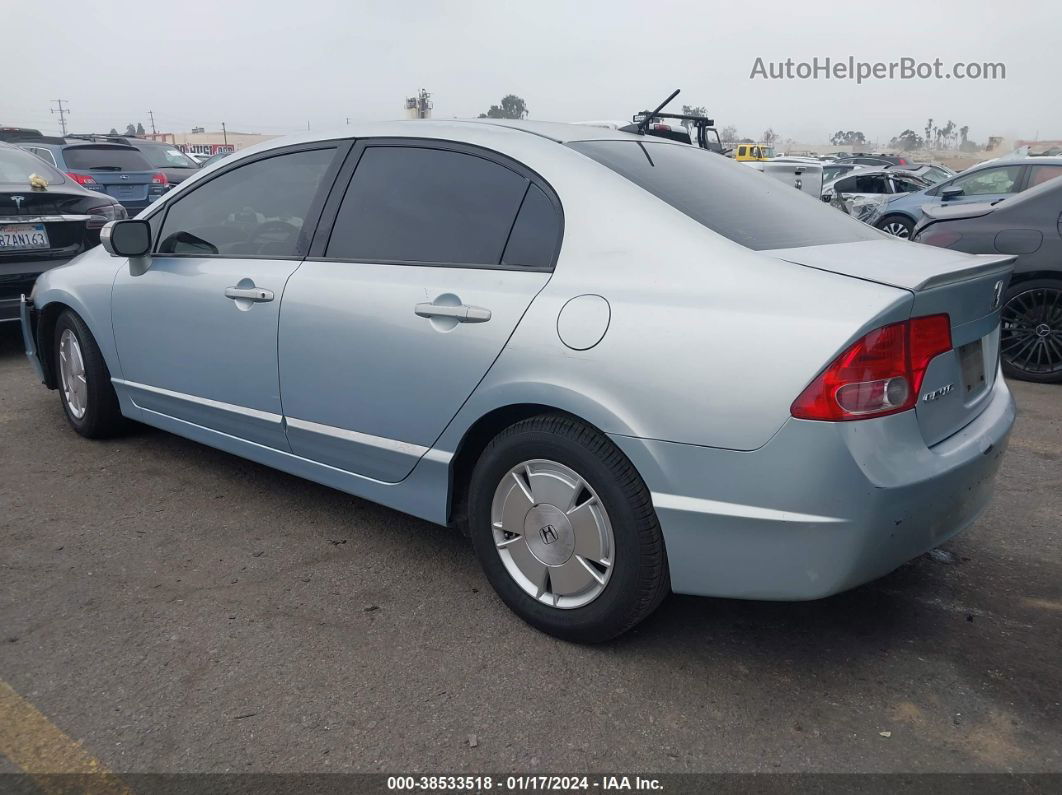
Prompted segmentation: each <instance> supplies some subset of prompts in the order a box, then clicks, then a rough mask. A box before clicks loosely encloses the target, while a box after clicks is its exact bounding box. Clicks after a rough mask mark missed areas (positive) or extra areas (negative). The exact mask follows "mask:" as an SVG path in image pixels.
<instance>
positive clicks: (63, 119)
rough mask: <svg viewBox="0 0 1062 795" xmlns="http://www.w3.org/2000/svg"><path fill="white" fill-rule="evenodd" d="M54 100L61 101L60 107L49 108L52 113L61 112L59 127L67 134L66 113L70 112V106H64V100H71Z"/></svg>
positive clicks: (66, 100) (55, 100) (65, 100)
mask: <svg viewBox="0 0 1062 795" xmlns="http://www.w3.org/2000/svg"><path fill="white" fill-rule="evenodd" d="M52 101H53V102H57V103H59V108H58V109H56V108H48V110H50V111H51V112H52V113H58V114H59V129H61V130H62V131H63V135H66V115H67V114H68V113H69V112H70V108H69V106H68V107H65V108H64V107H63V103H64V102H69V101H70V100H69V99H53V100H52Z"/></svg>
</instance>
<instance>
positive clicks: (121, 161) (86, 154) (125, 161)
mask: <svg viewBox="0 0 1062 795" xmlns="http://www.w3.org/2000/svg"><path fill="white" fill-rule="evenodd" d="M63 158H64V159H65V160H66V165H67V167H68V168H69V169H70V170H71V171H151V170H152V169H151V164H150V163H148V161H147V160H145V159H144V156H143V155H142V154H140V152H138V151H136V150H135V149H133V148H132V147H131V146H129V147H126V146H106V145H103V146H68V147H67V148H66V149H64V150H63Z"/></svg>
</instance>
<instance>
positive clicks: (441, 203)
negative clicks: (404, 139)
mask: <svg viewBox="0 0 1062 795" xmlns="http://www.w3.org/2000/svg"><path fill="white" fill-rule="evenodd" d="M527 186H528V180H527V179H526V178H524V177H522V176H520V175H519V174H517V173H516V172H514V171H511V170H509V169H508V168H505V167H504V166H501V165H498V164H497V163H493V162H491V161H490V160H486V159H484V158H482V157H476V156H475V155H468V154H463V153H461V152H452V151H447V150H442V149H423V148H420V147H413V146H370V147H368V148H366V149H365V152H364V153H363V154H362V156H361V159H360V160H359V161H358V166H357V168H356V169H355V171H354V178H353V179H352V180H351V183H350V187H349V188H348V189H347V193H346V196H344V197H343V203H342V205H340V208H339V215H338V216H337V218H336V222H335V226H334V228H333V230H332V237H331V240H329V242H328V250H327V252H326V256H329V257H337V258H340V259H361V260H372V261H374V262H452V263H461V264H466V265H497V264H498V263H499V262H501V256H502V249H504V248H505V241H506V239H507V238H508V237H509V231H510V230H511V229H512V227H513V220H514V219H515V218H516V213H517V210H518V209H519V208H520V203H521V201H523V198H524V193H525V192H526V191H527Z"/></svg>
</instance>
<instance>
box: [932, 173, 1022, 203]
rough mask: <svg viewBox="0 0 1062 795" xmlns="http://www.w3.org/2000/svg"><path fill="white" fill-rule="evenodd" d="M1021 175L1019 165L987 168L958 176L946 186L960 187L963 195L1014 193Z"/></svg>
mask: <svg viewBox="0 0 1062 795" xmlns="http://www.w3.org/2000/svg"><path fill="white" fill-rule="evenodd" d="M1019 176H1021V166H1005V167H1002V168H988V169H985V170H984V171H979V172H977V173H976V174H968V175H966V176H964V177H959V178H958V179H956V180H955V181H953V182H952V183H951V184H950V185H949V186H948V187H954V188H962V192H963V195H964V196H986V195H991V194H996V193H1014V188H1015V186H1016V185H1017V183H1018V177H1019Z"/></svg>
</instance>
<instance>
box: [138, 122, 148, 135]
mask: <svg viewBox="0 0 1062 795" xmlns="http://www.w3.org/2000/svg"><path fill="white" fill-rule="evenodd" d="M146 132H147V130H145V129H144V125H143V124H141V123H140V122H137V125H136V134H137V135H144V134H145V133H146Z"/></svg>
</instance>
